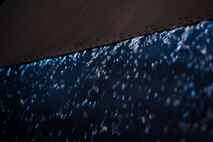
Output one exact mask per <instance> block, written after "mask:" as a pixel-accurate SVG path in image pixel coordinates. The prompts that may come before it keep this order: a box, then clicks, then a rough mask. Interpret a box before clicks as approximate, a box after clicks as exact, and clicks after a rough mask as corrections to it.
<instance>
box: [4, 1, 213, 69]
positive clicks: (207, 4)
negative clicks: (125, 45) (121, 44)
mask: <svg viewBox="0 0 213 142" xmlns="http://www.w3.org/2000/svg"><path fill="white" fill-rule="evenodd" d="M210 19H213V0H5V1H4V2H3V3H2V4H1V5H0V66H8V65H13V64H19V63H24V62H30V61H35V60H38V59H43V58H48V57H53V56H58V55H62V54H67V53H71V52H76V51H80V50H83V49H88V48H93V47H97V46H100V45H103V44H109V43H113V42H116V41H120V40H124V39H128V38H132V37H135V36H138V35H142V34H149V33H153V32H156V31H162V30H165V29H169V28H173V27H177V26H181V25H185V24H191V23H195V22H199V21H202V20H210Z"/></svg>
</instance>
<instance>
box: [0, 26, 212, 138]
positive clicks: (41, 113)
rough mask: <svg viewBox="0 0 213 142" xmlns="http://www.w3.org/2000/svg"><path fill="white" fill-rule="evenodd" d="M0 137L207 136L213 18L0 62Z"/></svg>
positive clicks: (209, 115) (210, 95)
mask: <svg viewBox="0 0 213 142" xmlns="http://www.w3.org/2000/svg"><path fill="white" fill-rule="evenodd" d="M0 90H1V92H0V93H1V94H0V140H1V141H27V142H29V141H66V142H68V141H75V142H77V141H79V142H80V141H146V142H148V141H150V142H162V141H168V142H173V141H178V142H187V141H194V142H195V141H202V142H204V141H206V142H207V141H208V142H210V141H213V99H212V96H213V22H202V23H199V24H196V25H192V26H188V27H183V28H178V29H175V30H171V31H166V32H162V33H156V34H153V35H147V36H143V37H138V38H134V39H131V40H127V41H124V42H120V43H116V44H112V45H110V46H104V47H100V48H96V49H93V50H87V51H83V52H79V53H74V54H70V55H67V56H61V57H57V58H51V59H45V60H41V61H37V62H33V63H30V64H23V65H16V66H13V67H7V68H0Z"/></svg>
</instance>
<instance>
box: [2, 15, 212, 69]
mask: <svg viewBox="0 0 213 142" xmlns="http://www.w3.org/2000/svg"><path fill="white" fill-rule="evenodd" d="M212 19H213V14H211V13H209V14H206V15H205V16H197V17H196V18H190V16H185V17H179V18H177V21H176V23H168V24H166V25H147V26H145V29H143V30H142V31H138V32H136V33H125V34H123V33H117V34H114V35H113V39H111V40H110V39H105V40H102V41H99V40H98V39H96V40H95V41H94V42H91V43H87V44H85V43H80V44H77V45H75V46H74V47H69V48H66V49H60V48H59V49H56V50H52V51H49V52H46V53H43V54H41V55H40V56H31V57H30V58H29V57H28V58H26V57H19V58H16V59H14V60H10V61H6V60H3V59H1V62H0V67H9V66H12V65H19V64H27V63H31V62H35V61H39V60H44V59H49V58H54V57H58V56H62V55H68V54H71V53H75V52H81V51H83V50H89V49H92V48H97V47H100V46H104V45H109V44H113V43H116V42H120V41H124V40H127V39H132V38H134V37H138V36H142V35H147V34H152V33H155V32H162V31H166V30H171V29H174V28H178V27H181V26H186V25H189V24H195V23H198V22H201V21H206V20H212ZM73 49H74V50H75V52H73V51H72V50H73Z"/></svg>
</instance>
